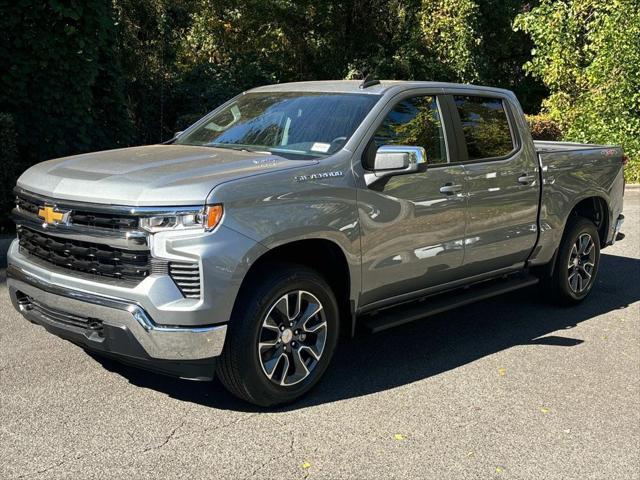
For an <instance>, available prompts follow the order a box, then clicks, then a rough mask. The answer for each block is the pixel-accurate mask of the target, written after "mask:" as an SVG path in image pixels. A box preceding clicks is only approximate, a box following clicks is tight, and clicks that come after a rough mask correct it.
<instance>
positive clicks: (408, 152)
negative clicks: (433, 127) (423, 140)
mask: <svg viewBox="0 0 640 480" xmlns="http://www.w3.org/2000/svg"><path fill="white" fill-rule="evenodd" d="M426 163H427V153H426V152H425V150H424V148H422V147H413V146H409V145H383V146H381V147H379V148H378V150H377V151H376V156H375V159H374V161H373V171H368V172H367V173H365V174H364V180H365V182H366V184H367V185H371V184H373V183H375V182H377V181H378V180H380V179H381V178H385V177H391V176H395V175H406V174H408V173H415V172H417V171H419V169H420V165H423V164H426Z"/></svg>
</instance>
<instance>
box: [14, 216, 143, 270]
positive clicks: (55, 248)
mask: <svg viewBox="0 0 640 480" xmlns="http://www.w3.org/2000/svg"><path fill="white" fill-rule="evenodd" d="M18 240H19V245H20V250H21V251H22V252H24V253H27V254H29V255H33V256H34V257H37V258H40V259H42V260H45V261H46V262H49V263H51V264H53V265H56V266H58V267H63V268H67V269H69V270H73V271H76V272H85V273H91V274H95V275H100V276H105V277H111V278H117V279H123V280H133V281H140V280H142V279H143V278H145V277H146V276H147V275H149V271H150V255H149V252H148V251H138V250H123V249H118V248H114V247H109V246H106V245H100V244H94V243H89V242H81V241H78V240H69V239H64V238H59V237H55V236H53V235H48V234H44V233H40V232H36V231H34V230H31V229H28V228H25V227H19V228H18Z"/></svg>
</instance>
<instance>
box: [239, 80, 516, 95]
mask: <svg viewBox="0 0 640 480" xmlns="http://www.w3.org/2000/svg"><path fill="white" fill-rule="evenodd" d="M361 84H362V80H319V81H312V82H292V83H279V84H274V85H265V86H262V87H257V88H254V89H252V90H249V91H250V92H322V93H360V94H368V95H384V94H385V93H388V92H390V91H392V90H393V91H394V92H399V91H402V90H410V89H414V88H449V89H450V88H456V89H470V90H484V91H494V92H496V93H502V94H510V93H511V92H509V91H508V90H504V89H501V88H493V87H484V86H480V85H470V84H460V83H446V82H421V81H407V80H380V83H379V84H376V85H372V86H370V87H367V88H360V85H361Z"/></svg>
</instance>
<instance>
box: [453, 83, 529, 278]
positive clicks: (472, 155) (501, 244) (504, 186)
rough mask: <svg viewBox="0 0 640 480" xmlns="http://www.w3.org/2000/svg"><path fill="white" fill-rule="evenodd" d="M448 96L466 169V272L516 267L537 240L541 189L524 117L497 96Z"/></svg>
mask: <svg viewBox="0 0 640 480" xmlns="http://www.w3.org/2000/svg"><path fill="white" fill-rule="evenodd" d="M450 98H451V99H452V101H453V104H454V105H455V109H454V118H455V117H456V116H457V118H455V120H456V121H454V123H455V128H456V129H457V132H456V133H457V135H456V136H457V138H458V141H459V146H460V149H461V150H462V151H463V154H462V155H463V158H462V161H463V163H464V165H465V171H466V186H465V190H466V192H467V196H468V200H467V222H466V233H465V256H464V268H465V272H466V274H467V275H469V276H473V275H478V274H483V273H487V272H491V271H496V270H502V269H510V268H519V267H521V266H522V262H524V261H526V259H527V258H528V257H529V255H530V253H531V250H532V249H533V247H534V245H535V242H536V239H537V215H538V198H539V188H540V185H539V182H538V162H537V159H536V154H535V152H534V151H533V149H532V146H531V145H530V144H531V142H527V143H526V144H525V143H524V142H523V138H521V135H520V133H519V132H521V131H522V129H523V128H525V126H524V125H521V124H518V123H517V122H518V121H520V122H522V123H524V120H523V115H522V114H521V113H520V112H518V111H516V110H514V109H515V106H514V105H513V104H512V103H511V102H510V101H509V99H508V98H507V97H502V96H500V95H497V94H496V95H491V94H484V93H483V94H480V95H479V94H472V95H469V94H453V95H452V97H450ZM464 157H466V158H464Z"/></svg>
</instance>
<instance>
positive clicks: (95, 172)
mask: <svg viewBox="0 0 640 480" xmlns="http://www.w3.org/2000/svg"><path fill="white" fill-rule="evenodd" d="M316 162H317V161H316V160H288V159H286V158H282V157H279V156H277V155H272V154H268V153H257V152H244V151H237V150H229V149H221V148H212V147H196V146H186V145H150V146H145V147H133V148H123V149H118V150H107V151H103V152H95V153H87V154H83V155H75V156H72V157H64V158H58V159H55V160H49V161H46V162H42V163H39V164H38V165H35V166H33V167H31V168H30V169H28V170H27V171H26V172H24V173H23V174H22V176H21V177H20V178H19V179H18V187H20V188H24V189H25V190H28V191H30V192H34V193H38V194H41V195H45V196H47V197H52V198H54V199H60V200H73V201H81V202H92V203H105V204H112V205H128V206H136V207H141V206H167V205H178V206H179V205H200V204H202V203H204V201H205V199H206V198H207V195H208V194H209V192H210V191H211V189H213V188H214V187H215V186H216V185H219V184H220V183H223V182H227V181H229V180H234V179H237V178H242V177H247V176H251V175H258V174H262V173H268V172H274V171H278V170H285V169H289V168H295V167H301V166H308V165H309V164H313V163H316Z"/></svg>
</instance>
